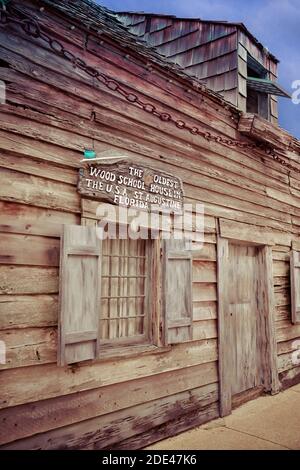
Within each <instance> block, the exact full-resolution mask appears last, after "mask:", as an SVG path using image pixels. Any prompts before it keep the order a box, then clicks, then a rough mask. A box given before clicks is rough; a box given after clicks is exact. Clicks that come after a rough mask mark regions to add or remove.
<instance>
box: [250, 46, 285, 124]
mask: <svg viewBox="0 0 300 470" xmlns="http://www.w3.org/2000/svg"><path fill="white" fill-rule="evenodd" d="M270 95H277V96H283V97H285V98H290V95H289V94H288V93H287V92H286V91H285V90H284V89H283V88H281V87H280V86H279V85H278V84H277V83H276V82H274V81H272V80H269V79H268V71H267V69H265V68H264V67H263V65H261V64H260V63H259V62H258V61H257V60H255V59H254V58H253V57H252V56H251V55H250V54H248V55H247V112H248V113H252V114H259V115H260V116H261V117H263V118H264V119H267V120H269V111H270V105H269V100H270Z"/></svg>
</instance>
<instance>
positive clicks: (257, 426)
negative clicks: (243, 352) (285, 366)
mask: <svg viewBox="0 0 300 470" xmlns="http://www.w3.org/2000/svg"><path fill="white" fill-rule="evenodd" d="M148 449H153V450H155V449H156V450H159V449H162V450H185V449H186V450H202V449H235V450H239V449H244V450H246V449H247V450H248V449H251V450H253V449H261V450H267V449H282V450H283V449H298V450H299V449H300V384H299V385H296V386H295V387H292V388H290V389H288V390H286V391H285V392H283V393H279V394H278V395H275V396H273V397H272V396H264V397H260V398H257V399H256V400H253V401H251V402H248V403H246V404H245V405H243V406H241V407H240V408H238V409H236V410H234V411H233V413H232V415H230V416H228V417H226V418H220V419H217V420H215V421H211V422H210V423H207V424H204V425H202V426H199V427H197V428H195V429H192V430H191V431H187V432H184V433H182V434H179V435H178V436H175V437H172V438H170V439H165V440H164V441H160V442H158V443H157V444H154V445H152V446H150V447H148Z"/></svg>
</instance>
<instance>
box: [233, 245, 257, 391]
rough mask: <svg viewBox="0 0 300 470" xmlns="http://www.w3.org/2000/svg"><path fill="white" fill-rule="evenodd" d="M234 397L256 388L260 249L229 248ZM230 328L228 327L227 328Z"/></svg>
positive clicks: (244, 246) (236, 246)
mask: <svg viewBox="0 0 300 470" xmlns="http://www.w3.org/2000/svg"><path fill="white" fill-rule="evenodd" d="M228 278H229V279H228V297H229V307H228V308H229V321H230V336H231V337H230V343H231V346H232V363H231V365H230V367H231V368H232V373H231V389H232V395H235V394H237V393H240V392H243V391H245V390H249V389H251V388H254V387H256V386H257V374H258V367H257V365H258V362H259V361H258V358H257V347H256V344H257V331H256V330H257V328H256V321H257V248H256V247H254V246H246V245H235V244H231V243H230V244H229V272H228ZM228 326H229V325H228Z"/></svg>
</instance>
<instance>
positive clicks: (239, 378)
mask: <svg viewBox="0 0 300 470" xmlns="http://www.w3.org/2000/svg"><path fill="white" fill-rule="evenodd" d="M217 248H218V253H217V261H218V341H219V381H220V415H221V416H226V415H228V414H230V413H231V409H232V404H235V403H239V402H240V401H241V398H242V400H243V401H245V400H246V399H249V397H250V398H251V396H253V394H255V393H256V392H257V391H259V390H264V391H266V392H272V393H273V394H274V393H278V391H279V380H278V364H277V346H276V336H275V306H274V287H273V270H272V266H273V261H272V249H271V247H270V246H267V245H254V242H253V243H252V244H251V241H250V243H249V245H246V244H245V243H244V242H239V241H238V239H235V240H232V241H231V240H228V239H226V238H224V237H221V236H219V237H218V244H217ZM248 391H249V392H250V393H248ZM233 397H234V400H233Z"/></svg>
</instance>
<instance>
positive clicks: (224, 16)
mask: <svg viewBox="0 0 300 470" xmlns="http://www.w3.org/2000/svg"><path fill="white" fill-rule="evenodd" d="M96 2H97V3H99V4H101V5H103V6H106V7H107V8H110V9H111V10H115V11H127V10H128V11H145V12H148V13H149V12H151V13H164V14H171V15H176V16H180V17H195V18H202V19H206V20H210V19H212V20H222V21H224V20H225V21H236V22H242V23H244V24H245V25H246V26H247V28H248V29H249V30H250V31H251V33H252V34H253V35H254V36H255V37H256V38H257V39H258V40H259V41H260V42H261V43H262V44H264V46H266V47H267V48H268V49H269V51H270V52H272V53H273V54H274V55H275V56H276V57H277V58H278V59H279V60H280V64H279V78H278V83H279V84H280V85H282V86H283V87H284V88H285V89H286V90H287V91H288V92H290V94H292V93H294V97H295V98H296V99H294V101H295V103H293V101H292V100H289V99H286V98H281V97H279V124H280V126H281V127H283V128H284V129H286V130H288V131H289V132H290V133H291V134H293V135H294V136H296V137H298V138H299V139H300V0H185V1H178V0H100V1H99V0H96ZM296 81H298V83H295V84H294V87H295V88H294V89H293V88H292V84H293V82H296ZM297 102H299V103H298V104H296V103H297Z"/></svg>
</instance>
